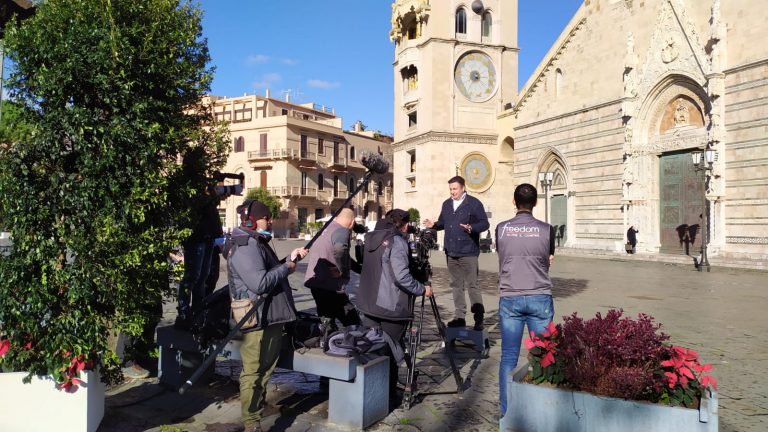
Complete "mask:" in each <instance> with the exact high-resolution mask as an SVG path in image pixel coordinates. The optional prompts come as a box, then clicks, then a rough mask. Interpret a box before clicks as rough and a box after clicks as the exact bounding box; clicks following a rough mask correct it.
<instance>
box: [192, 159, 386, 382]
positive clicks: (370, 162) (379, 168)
mask: <svg viewBox="0 0 768 432" xmlns="http://www.w3.org/2000/svg"><path fill="white" fill-rule="evenodd" d="M361 156H362V157H361V158H360V163H362V164H363V166H364V167H366V168H368V171H367V172H366V173H365V177H363V181H361V182H360V184H359V185H358V186H357V188H356V189H355V191H354V192H353V193H352V194H350V195H349V197H348V198H347V200H346V201H344V204H342V205H341V206H340V207H339V208H338V209H336V211H335V212H333V215H332V217H331V218H330V219H328V221H327V222H326V223H325V225H323V227H322V228H320V231H318V232H317V234H315V236H314V237H312V240H310V241H309V243H307V245H306V246H304V248H305V249H309V248H310V247H312V245H313V244H314V243H315V240H317V238H318V237H320V234H322V233H323V231H325V229H326V228H327V227H328V225H330V224H331V221H333V219H334V218H335V217H336V216H338V215H339V213H340V212H341V210H342V209H343V208H345V207H346V206H347V205H348V204H349V203H350V202H351V201H352V198H354V197H355V195H357V194H358V193H360V191H361V190H363V188H364V187H365V186H367V185H368V182H369V181H370V180H371V177H372V176H373V175H374V174H386V173H387V171H389V162H387V160H386V159H384V158H383V157H382V156H381V155H379V154H377V153H373V152H367V151H365V152H361ZM296 261H298V257H297V259H296ZM266 298H267V296H262V297H260V298H259V299H258V300H256V302H254V304H253V307H251V309H250V310H249V311H248V313H246V314H245V316H243V318H242V319H241V320H240V321H239V322H238V323H237V325H236V326H235V327H234V328H232V330H230V331H229V334H227V337H225V338H224V339H222V340H221V341H220V342H219V343H218V344H217V345H214V348H213V352H212V353H211V354H209V355H208V357H207V358H206V359H205V361H204V362H203V363H202V364H201V365H200V366H199V367H198V368H197V370H196V371H195V373H193V374H192V376H191V377H189V379H188V380H187V381H186V382H185V383H184V385H182V386H181V388H179V394H182V395H183V394H184V393H186V391H187V390H188V389H189V388H190V387H192V385H193V384H194V383H195V382H196V381H197V380H198V379H200V377H201V376H202V375H203V374H204V373H205V371H206V370H207V369H208V368H209V367H210V366H211V365H212V364H213V363H214V362H215V361H216V357H217V356H218V355H219V354H220V353H221V351H222V350H223V349H224V347H225V346H226V345H227V344H228V343H229V341H231V340H232V339H233V338H234V337H235V335H237V332H239V331H240V329H241V328H242V327H243V325H245V323H246V322H248V320H249V319H250V318H251V316H253V314H255V313H256V311H257V310H258V308H259V307H260V306H261V304H262V303H264V300H265V299H266Z"/></svg>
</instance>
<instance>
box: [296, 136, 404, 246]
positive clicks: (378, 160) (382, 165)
mask: <svg viewBox="0 0 768 432" xmlns="http://www.w3.org/2000/svg"><path fill="white" fill-rule="evenodd" d="M361 155H362V157H361V158H360V163H362V164H363V166H364V167H366V168H368V171H367V172H366V173H365V177H363V181H361V182H360V184H359V185H357V188H356V189H355V191H354V192H352V193H351V194H350V195H349V196H348V197H347V199H346V201H344V203H343V204H342V205H341V206H339V208H337V209H336V211H334V212H333V214H331V217H330V219H328V220H327V221H326V222H325V225H323V227H322V228H320V231H318V232H317V234H315V236H314V237H312V240H310V241H309V243H307V245H306V246H304V248H305V249H309V248H311V247H312V245H313V244H314V243H315V240H317V239H318V238H319V237H320V235H321V234H322V233H323V231H325V229H326V228H327V227H328V225H330V224H331V222H333V220H334V219H335V218H336V216H338V215H339V213H340V212H341V210H342V209H344V208H345V207H347V205H348V204H349V203H350V202H352V198H354V197H355V195H357V194H358V193H360V191H361V190H363V188H364V187H366V186H367V185H368V182H370V181H371V177H372V176H373V175H374V174H386V173H387V171H389V162H387V160H386V159H384V158H383V157H381V155H379V154H377V153H373V152H368V151H364V152H362V153H361Z"/></svg>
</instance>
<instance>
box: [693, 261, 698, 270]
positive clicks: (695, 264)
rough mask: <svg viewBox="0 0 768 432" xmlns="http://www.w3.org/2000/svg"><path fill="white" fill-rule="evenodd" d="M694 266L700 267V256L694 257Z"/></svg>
mask: <svg viewBox="0 0 768 432" xmlns="http://www.w3.org/2000/svg"><path fill="white" fill-rule="evenodd" d="M693 267H695V268H697V269H698V268H699V259H698V258H694V259H693Z"/></svg>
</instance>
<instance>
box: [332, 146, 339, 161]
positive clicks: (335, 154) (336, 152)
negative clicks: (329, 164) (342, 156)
mask: <svg viewBox="0 0 768 432" xmlns="http://www.w3.org/2000/svg"><path fill="white" fill-rule="evenodd" d="M333 163H339V142H338V141H334V142H333Z"/></svg>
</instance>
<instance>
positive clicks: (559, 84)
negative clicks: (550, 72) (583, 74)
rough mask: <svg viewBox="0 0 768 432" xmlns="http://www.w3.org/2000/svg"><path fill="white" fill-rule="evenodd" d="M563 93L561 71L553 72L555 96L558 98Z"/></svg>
mask: <svg viewBox="0 0 768 432" xmlns="http://www.w3.org/2000/svg"><path fill="white" fill-rule="evenodd" d="M562 91H563V71H561V70H560V69H557V70H556V71H555V96H560V95H561V94H562Z"/></svg>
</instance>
